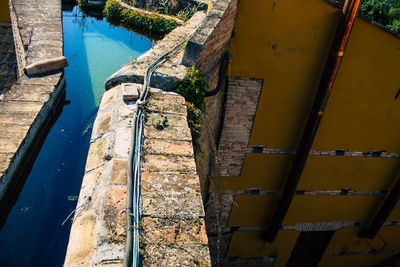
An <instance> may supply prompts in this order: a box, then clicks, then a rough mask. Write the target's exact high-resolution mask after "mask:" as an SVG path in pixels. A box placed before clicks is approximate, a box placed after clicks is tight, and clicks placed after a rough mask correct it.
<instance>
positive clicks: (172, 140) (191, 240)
mask: <svg viewBox="0 0 400 267" xmlns="http://www.w3.org/2000/svg"><path fill="white" fill-rule="evenodd" d="M149 103H150V104H148V106H147V109H146V123H145V128H144V137H145V141H144V145H143V161H144V162H143V167H142V169H143V172H142V180H141V182H142V203H143V204H142V213H141V214H142V219H141V223H140V233H141V236H140V241H141V249H142V250H143V254H142V255H143V266H210V265H211V260H210V252H209V249H208V238H207V234H206V227H205V219H204V217H205V215H204V208H203V202H202V199H201V190H200V184H199V178H198V176H197V173H196V165H195V161H194V154H193V147H192V137H191V134H190V129H189V127H188V123H187V112H186V104H185V99H184V98H183V97H182V96H179V95H177V94H174V93H163V92H160V93H153V94H152V96H151V97H150V99H149ZM165 120H167V121H168V123H166V124H164V125H160V122H162V121H165Z"/></svg>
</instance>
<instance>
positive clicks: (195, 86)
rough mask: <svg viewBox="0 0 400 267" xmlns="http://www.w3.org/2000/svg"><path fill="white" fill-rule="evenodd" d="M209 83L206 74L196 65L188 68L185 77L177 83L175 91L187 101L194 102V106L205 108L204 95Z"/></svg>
mask: <svg viewBox="0 0 400 267" xmlns="http://www.w3.org/2000/svg"><path fill="white" fill-rule="evenodd" d="M206 89H207V83H206V81H205V77H204V74H202V73H200V71H199V70H198V69H196V68H195V67H191V68H190V69H188V70H187V72H186V74H185V77H184V78H183V80H182V81H179V82H178V83H177V84H176V85H175V89H174V90H175V91H176V92H177V93H178V94H180V95H182V96H183V97H184V98H185V99H186V101H187V102H189V103H192V104H193V105H194V107H196V108H198V109H200V110H203V109H204V95H205V93H206Z"/></svg>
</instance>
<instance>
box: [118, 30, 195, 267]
mask: <svg viewBox="0 0 400 267" xmlns="http://www.w3.org/2000/svg"><path fill="white" fill-rule="evenodd" d="M190 37H191V35H189V37H188V38H187V39H186V40H185V41H183V42H181V43H179V44H177V45H176V46H175V47H173V48H172V49H171V50H170V51H168V52H167V53H165V54H163V55H162V56H161V57H159V58H158V59H157V60H156V61H154V62H153V63H152V64H150V65H149V66H148V67H147V69H146V73H145V76H144V83H143V89H142V93H141V96H140V99H139V100H138V101H137V109H136V113H135V114H134V117H133V121H132V141H131V149H130V151H129V160H128V182H127V186H128V192H127V204H126V224H127V237H126V247H125V255H124V267H130V266H134V267H137V266H139V216H140V214H139V202H140V175H141V173H140V172H141V149H142V146H141V145H142V140H143V139H142V138H143V106H144V103H145V101H146V99H147V95H148V87H149V85H150V79H151V76H152V75H153V72H154V71H155V70H156V69H157V68H158V67H159V66H160V65H161V64H162V63H164V62H165V61H166V60H167V59H168V58H169V57H170V56H171V55H172V54H173V53H174V52H175V51H177V50H178V49H180V48H181V47H182V46H183V45H184V44H185V43H186V42H187V40H188V39H189V38H190Z"/></svg>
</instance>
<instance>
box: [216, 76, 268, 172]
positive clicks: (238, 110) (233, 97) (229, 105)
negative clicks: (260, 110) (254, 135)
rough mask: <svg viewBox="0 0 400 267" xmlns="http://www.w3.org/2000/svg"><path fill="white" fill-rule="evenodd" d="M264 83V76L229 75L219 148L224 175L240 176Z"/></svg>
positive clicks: (221, 170) (221, 169)
mask: <svg viewBox="0 0 400 267" xmlns="http://www.w3.org/2000/svg"><path fill="white" fill-rule="evenodd" d="M262 86H263V80H260V79H249V78H242V77H229V83H228V92H227V99H226V110H225V119H224V124H223V127H222V133H221V140H220V143H219V147H218V156H219V160H220V174H221V176H240V173H241V170H242V167H243V162H244V158H245V153H246V151H247V146H248V143H249V139H250V134H251V129H252V126H253V122H254V117H255V115H256V111H257V105H258V100H259V97H260V93H261V89H262Z"/></svg>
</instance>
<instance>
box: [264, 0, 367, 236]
mask: <svg viewBox="0 0 400 267" xmlns="http://www.w3.org/2000/svg"><path fill="white" fill-rule="evenodd" d="M360 1H361V0H347V1H346V3H345V5H344V6H345V7H347V8H345V9H344V10H343V12H344V16H342V18H341V21H340V23H339V25H338V27H337V29H336V34H335V38H334V41H333V43H332V47H331V52H330V54H329V56H328V60H327V63H326V65H325V68H324V72H323V74H322V78H321V81H320V84H319V87H318V91H317V94H316V96H315V99H314V103H313V106H312V108H311V111H310V114H309V117H308V121H307V124H306V127H305V129H304V132H303V135H302V137H301V141H300V144H299V147H298V148H297V151H296V155H295V158H294V161H293V165H292V167H291V169H290V173H289V176H288V179H287V181H286V184H285V187H284V190H283V193H282V197H281V199H280V201H279V204H278V207H277V209H276V210H275V213H274V215H273V216H272V220H271V222H270V224H269V226H268V228H267V229H266V230H265V231H263V233H262V235H261V236H262V238H263V239H264V240H266V241H268V242H273V241H274V240H275V237H276V235H277V234H278V231H279V228H280V227H281V224H282V222H283V220H284V218H285V216H286V213H287V211H288V209H289V207H290V204H291V202H292V199H293V196H294V193H295V192H296V188H297V184H298V183H299V180H300V177H301V175H302V173H303V169H304V166H305V164H306V161H307V158H308V155H309V153H310V149H311V146H312V144H313V142H314V138H315V135H316V133H317V130H318V127H319V124H320V122H321V119H322V117H323V115H324V111H325V108H326V105H327V103H328V100H329V96H330V95H331V92H332V88H333V84H334V82H335V79H336V76H337V72H338V70H339V66H340V63H341V61H342V57H343V53H344V50H345V48H346V45H347V42H348V39H349V36H350V33H351V29H352V27H353V24H354V20H355V18H356V16H357V11H358V8H359V6H360Z"/></svg>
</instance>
